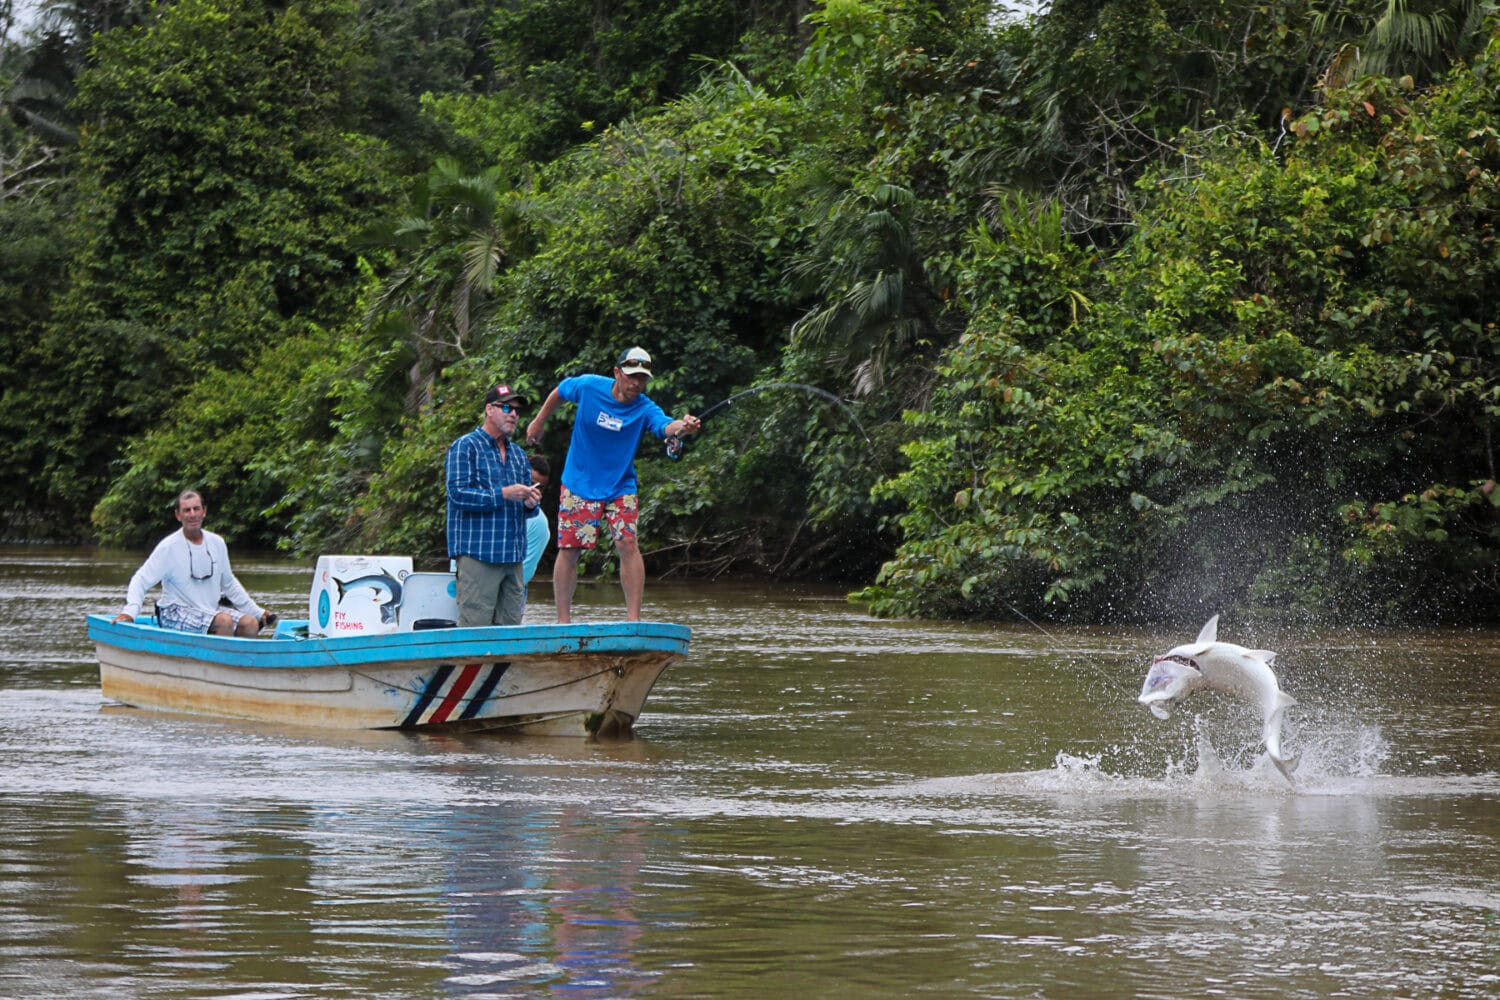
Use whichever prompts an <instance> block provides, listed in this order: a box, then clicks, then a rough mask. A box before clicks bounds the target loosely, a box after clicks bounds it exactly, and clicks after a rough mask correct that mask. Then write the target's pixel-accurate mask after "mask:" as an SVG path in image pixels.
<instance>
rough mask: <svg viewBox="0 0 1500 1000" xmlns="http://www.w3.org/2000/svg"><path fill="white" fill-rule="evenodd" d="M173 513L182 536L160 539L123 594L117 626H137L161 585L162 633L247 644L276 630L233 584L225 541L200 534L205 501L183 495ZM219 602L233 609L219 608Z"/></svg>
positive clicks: (159, 615)
mask: <svg viewBox="0 0 1500 1000" xmlns="http://www.w3.org/2000/svg"><path fill="white" fill-rule="evenodd" d="M174 513H175V514H176V517H177V522H178V523H179V524H181V525H182V530H181V531H174V532H172V534H170V535H168V536H167V537H166V538H163V539H162V540H161V541H160V542H159V543H158V544H157V546H156V549H155V550H154V551H152V553H151V555H150V556H149V557H148V558H147V559H146V561H145V562H144V563H143V564H141V568H140V569H138V570H136V571H135V575H134V576H132V577H131V578H130V587H129V588H128V589H127V590H126V591H125V607H124V608H123V609H122V610H121V611H120V613H119V614H118V615H116V616H115V621H117V622H129V621H135V616H136V615H138V614H140V611H141V603H142V602H143V601H145V599H146V593H147V592H148V591H149V590H150V589H151V588H152V587H154V586H156V585H157V584H158V583H159V584H161V598H160V599H159V600H158V601H157V602H156V604H157V618H158V620H159V621H160V623H161V624H162V626H163V627H165V628H171V629H177V630H178V631H181V632H207V633H211V634H213V635H238V636H242V637H246V638H248V637H251V636H254V635H255V634H256V633H258V632H259V631H260V630H261V628H262V626H264V625H273V624H275V622H276V616H275V615H273V614H271V613H270V612H269V611H267V610H266V609H265V608H262V607H261V606H260V605H259V604H256V603H255V601H253V600H252V599H251V598H250V594H249V593H248V592H246V590H245V588H244V587H243V586H241V584H240V581H239V580H237V579H235V575H234V570H232V569H231V568H230V567H229V547H228V546H226V545H225V544H224V539H222V538H220V537H219V536H218V535H216V534H214V533H213V532H212V531H204V530H203V519H204V517H206V516H207V515H208V508H207V507H206V506H204V504H203V497H202V496H200V495H199V494H198V492H197V491H196V490H184V491H183V492H182V493H181V494H179V495H178V497H177V507H176V510H175V511H174ZM221 598H227V599H228V600H229V603H230V604H232V605H234V607H233V608H226V607H221V606H220V599H221Z"/></svg>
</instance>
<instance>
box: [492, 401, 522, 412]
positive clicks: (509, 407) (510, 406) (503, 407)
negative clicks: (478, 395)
mask: <svg viewBox="0 0 1500 1000" xmlns="http://www.w3.org/2000/svg"><path fill="white" fill-rule="evenodd" d="M490 405H491V406H498V407H500V412H501V413H520V412H521V410H520V407H518V406H516V405H515V404H514V403H491V404H490Z"/></svg>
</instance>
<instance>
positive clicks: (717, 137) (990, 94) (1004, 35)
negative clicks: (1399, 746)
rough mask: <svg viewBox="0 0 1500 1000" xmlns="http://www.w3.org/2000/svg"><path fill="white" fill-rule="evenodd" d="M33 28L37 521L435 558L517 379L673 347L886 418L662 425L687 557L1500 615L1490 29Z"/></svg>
mask: <svg viewBox="0 0 1500 1000" xmlns="http://www.w3.org/2000/svg"><path fill="white" fill-rule="evenodd" d="M18 10H19V8H17V7H15V6H13V5H12V4H9V3H5V4H0V27H4V28H5V29H6V31H5V38H6V41H5V44H4V49H3V51H0V246H3V248H4V249H3V252H0V393H3V405H0V536H3V537H4V538H7V539H10V540H44V539H55V540H75V541H76V540H91V541H99V542H103V543H106V544H113V545H122V546H139V547H144V546H145V545H147V544H149V543H150V542H152V541H153V540H154V539H155V538H156V537H158V536H159V535H161V534H162V533H164V531H165V530H167V529H168V528H170V527H171V524H170V519H169V518H168V517H167V516H166V513H165V512H166V507H167V504H168V503H169V501H170V499H171V497H172V496H174V495H175V493H176V492H177V490H179V489H181V488H185V487H188V486H194V487H198V488H201V489H202V490H203V491H204V492H205V494H206V495H207V496H208V497H209V499H210V503H211V505H212V509H213V522H212V526H213V527H214V528H215V529H216V530H218V531H220V532H221V533H223V534H225V535H226V536H227V537H229V538H230V539H231V541H232V542H234V543H235V544H237V545H241V546H275V547H279V548H281V549H283V550H285V551H288V552H292V553H298V554H302V555H306V556H312V555H314V554H316V553H318V552H323V551H332V550H341V551H377V552H403V553H410V554H413V555H416V556H418V557H419V558H421V559H423V560H424V561H427V562H429V563H433V562H438V561H441V560H442V559H443V557H444V553H443V516H444V513H443V512H444V501H443V487H442V481H441V479H442V476H441V469H442V456H443V452H444V449H445V448H446V446H447V444H448V443H449V442H450V441H451V440H452V439H453V438H454V437H455V436H457V435H458V434H459V433H462V432H463V431H465V430H466V429H468V428H470V427H472V426H473V425H474V424H475V423H477V421H478V419H479V417H480V411H481V407H480V405H479V401H480V400H481V398H482V394H483V390H484V388H485V386H486V385H487V384H489V383H492V382H494V381H496V380H500V379H504V380H506V381H510V382H513V383H518V384H520V385H521V386H523V387H525V388H526V389H527V390H528V391H529V392H530V393H531V395H532V396H533V398H534V399H536V400H539V399H540V398H541V397H542V396H543V395H545V393H546V392H547V391H548V390H549V389H550V388H551V387H552V386H553V385H554V384H555V383H556V381H557V380H558V379H559V378H561V377H565V376H568V375H572V374H576V373H580V372H585V371H594V372H601V373H607V372H608V371H609V369H610V367H611V364H612V362H613V359H614V357H615V356H616V355H617V354H618V353H619V351H620V350H621V349H623V348H624V347H625V346H629V345H631V344H637V343H638V344H641V345H643V346H645V347H647V349H648V350H650V351H651V352H652V353H653V354H654V355H655V356H656V358H657V359H658V369H659V374H658V376H657V377H656V378H655V379H654V380H653V382H652V387H651V390H650V391H651V395H652V396H653V398H655V399H656V400H657V401H658V402H660V403H661V404H662V405H663V406H664V407H666V408H667V410H668V411H669V412H674V413H681V412H683V411H689V410H702V409H703V408H705V407H707V406H710V405H712V404H714V403H716V402H718V401H720V400H723V399H725V398H727V397H729V396H731V395H733V394H734V393H736V392H739V391H741V390H744V389H746V388H748V387H751V386H755V385H761V384H767V383H788V382H790V383H803V384H808V385H813V386H816V387H818V388H821V389H823V390H826V391H827V392H830V393H833V394H835V395H836V396H838V397H840V398H842V399H844V400H847V401H848V402H849V406H850V407H851V408H852V413H853V416H854V418H856V419H857V421H858V423H857V424H856V422H855V419H851V417H850V413H849V412H846V411H845V410H843V409H842V408H840V407H838V406H834V405H832V404H830V403H828V402H827V401H826V400H824V399H822V398H821V397H819V396H817V395H815V394H810V393H805V392H795V391H765V392H759V393H754V394H751V395H747V396H744V397H742V398H741V399H739V400H737V401H736V403H735V405H734V406H732V407H727V408H725V409H723V410H720V411H719V412H718V413H717V414H716V415H715V416H714V417H713V419H711V420H710V421H709V422H708V423H707V424H706V426H705V430H704V432H703V433H702V434H701V435H700V436H699V437H698V438H696V439H694V440H693V441H692V442H691V443H690V446H689V448H688V451H687V454H686V456H685V457H684V458H683V459H682V460H681V461H679V462H669V461H667V460H666V459H665V458H664V457H663V455H662V453H661V449H660V447H659V445H656V444H653V443H651V442H647V443H644V444H643V445H642V449H641V452H640V455H639V458H638V466H639V467H640V469H641V479H642V486H643V491H642V505H643V506H642V512H643V514H642V516H643V521H644V529H643V537H644V539H645V542H646V544H645V546H644V550H645V551H646V553H647V559H648V566H649V568H650V569H651V571H653V572H655V573H658V574H673V575H678V576H690V577H707V578H712V577H720V576H724V575H752V576H761V577H772V578H788V579H817V580H824V581H838V582H842V583H844V584H845V585H847V586H848V587H849V588H850V589H851V590H854V591H855V596H856V597H857V599H859V600H861V601H864V602H866V603H867V604H868V605H869V607H870V609H871V610H872V611H873V612H874V613H876V614H881V615H929V616H947V617H974V618H997V619H1004V618H1009V617H1013V616H1016V615H1026V616H1028V617H1034V618H1040V619H1052V620H1056V619H1065V618H1066V619H1075V620H1096V621H1098V620H1114V621H1118V620H1143V619H1153V618H1157V617H1163V616H1166V615H1169V614H1177V615H1179V616H1180V615H1181V614H1183V613H1184V612H1183V611H1182V609H1183V607H1184V606H1189V607H1193V608H1204V609H1210V610H1211V611H1214V612H1216V611H1227V610H1232V609H1243V608H1257V609H1265V610H1271V611H1275V612H1277V613H1284V614H1288V615H1300V616H1306V617H1317V618H1325V619H1330V620H1339V619H1344V620H1358V621H1362V622H1386V623H1402V622H1411V621H1424V622H1432V621H1478V620H1487V621H1494V620H1495V619H1496V618H1497V617H1500V495H1497V493H1496V491H1495V488H1494V487H1495V480H1496V469H1495V464H1496V460H1495V455H1496V447H1497V440H1496V438H1497V436H1500V435H1497V432H1500V333H1497V329H1496V313H1497V306H1500V269H1497V248H1496V224H1497V220H1500V176H1497V175H1500V14H1497V5H1496V3H1495V2H1493V0H1361V2H1353V0H1054V2H1052V3H1050V4H1044V5H1043V6H1042V7H1041V8H1040V10H1039V11H1035V12H1027V11H1017V10H1008V9H1006V6H1005V5H1004V4H1003V3H998V2H978V0H620V2H617V3H599V2H597V0H591V2H583V0H275V2H270V3H266V2H259V0H57V2H55V3H53V4H50V5H48V6H46V7H44V8H42V9H41V15H40V17H39V18H35V19H32V20H30V21H28V22H26V23H24V24H22V23H20V22H19V21H18V19H17V15H18ZM568 424H569V421H568V420H567V419H558V420H554V421H553V422H552V425H551V427H550V429H549V435H548V438H547V440H546V441H544V442H543V443H542V445H541V447H540V449H539V450H540V451H541V452H542V453H544V454H547V455H548V456H549V457H551V458H552V460H553V462H554V464H555V465H559V467H560V464H559V463H560V462H561V460H563V459H564V458H565V451H566V443H567V429H568ZM860 428H863V430H865V431H868V435H869V437H868V439H867V438H866V437H865V436H864V435H863V434H862V433H861V432H860ZM601 559H602V560H603V561H600V560H601ZM590 569H592V570H593V571H596V572H606V573H607V572H609V571H610V566H609V563H608V553H601V554H600V556H599V558H596V559H595V561H594V564H593V565H592V566H591V567H590Z"/></svg>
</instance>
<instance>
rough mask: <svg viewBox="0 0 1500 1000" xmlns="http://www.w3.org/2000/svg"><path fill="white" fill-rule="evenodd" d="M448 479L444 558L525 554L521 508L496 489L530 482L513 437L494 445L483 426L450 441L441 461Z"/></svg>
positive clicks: (508, 559)
mask: <svg viewBox="0 0 1500 1000" xmlns="http://www.w3.org/2000/svg"><path fill="white" fill-rule="evenodd" d="M444 470H445V472H446V473H447V482H448V558H450V559H457V558H458V557H459V556H469V557H471V558H473V559H478V560H479V561H480V562H487V563H518V562H520V561H521V560H522V559H523V558H525V556H526V519H527V518H528V517H530V516H534V515H535V514H536V512H537V510H536V509H535V508H533V509H532V510H529V511H528V510H527V509H526V505H525V504H524V503H523V502H521V501H520V500H506V499H504V498H503V497H501V496H500V491H501V490H502V489H504V488H505V487H507V486H509V485H511V484H512V483H525V484H526V485H528V486H529V485H531V460H530V459H528V458H527V457H526V452H524V451H522V450H521V448H520V447H519V446H518V445H516V444H515V443H514V442H511V443H510V444H507V445H506V447H505V458H504V459H503V460H502V459H501V457H500V446H499V445H498V443H496V441H495V439H494V438H492V437H490V436H489V434H487V433H486V432H485V430H484V428H483V427H476V428H475V429H474V430H472V431H470V432H469V433H468V434H465V435H464V436H463V437H461V438H459V439H458V440H457V441H454V442H453V444H452V445H451V446H449V448H448V457H447V459H446V461H445V462H444Z"/></svg>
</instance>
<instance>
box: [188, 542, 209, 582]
mask: <svg viewBox="0 0 1500 1000" xmlns="http://www.w3.org/2000/svg"><path fill="white" fill-rule="evenodd" d="M197 550H198V546H196V545H189V546H188V576H189V577H191V578H192V579H194V580H211V579H213V575H214V557H213V553H211V552H209V551H207V550H206V549H205V550H204V553H203V554H204V555H206V556H208V572H207V573H204V574H203V575H202V576H199V575H198V565H197V560H196V559H195V558H194V556H195V555H196V554H197Z"/></svg>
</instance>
